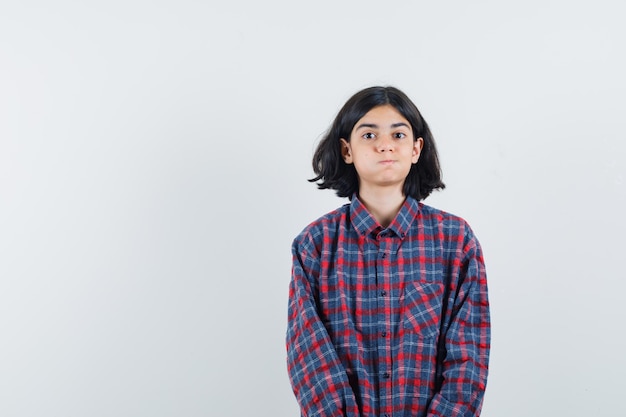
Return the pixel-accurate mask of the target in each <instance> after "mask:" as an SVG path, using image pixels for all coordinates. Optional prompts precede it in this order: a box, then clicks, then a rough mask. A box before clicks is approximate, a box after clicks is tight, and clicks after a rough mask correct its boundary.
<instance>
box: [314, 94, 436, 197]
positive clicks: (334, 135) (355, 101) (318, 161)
mask: <svg viewBox="0 0 626 417" xmlns="http://www.w3.org/2000/svg"><path fill="white" fill-rule="evenodd" d="M385 104H389V105H391V106H393V107H394V108H395V109H396V110H397V111H398V112H399V113H400V114H401V115H402V116H403V117H404V118H405V119H406V120H408V122H409V123H410V124H411V129H412V130H413V134H414V135H415V137H414V138H413V140H417V138H419V137H421V138H423V139H424V144H423V147H422V152H421V154H420V157H419V160H418V161H417V163H416V164H413V165H412V166H411V170H410V171H409V174H408V175H407V177H406V179H405V180H404V187H403V192H404V195H405V196H411V197H413V198H415V199H416V200H418V201H419V200H423V199H425V198H426V197H428V196H429V195H430V193H431V192H432V191H433V190H434V189H443V188H445V184H444V183H443V182H442V180H441V168H440V166H439V158H438V156H437V148H436V147H435V141H434V139H433V136H432V134H431V133H430V129H429V128H428V124H427V123H426V121H425V120H424V119H423V118H422V115H421V114H420V112H419V110H418V109H417V107H416V106H415V104H414V103H413V102H412V101H411V100H410V99H409V98H408V97H407V96H406V94H404V93H403V92H402V91H400V90H398V89H397V88H394V87H369V88H366V89H364V90H361V91H359V92H358V93H356V94H355V95H353V96H352V97H351V98H350V99H349V100H348V101H347V102H346V104H344V106H343V107H342V108H341V110H340V111H339V113H338V114H337V117H335V120H334V121H333V123H332V125H331V126H330V128H329V129H328V131H327V132H326V134H325V135H324V137H323V138H322V140H321V141H320V143H319V145H318V146H317V149H316V150H315V154H314V155H313V171H314V172H315V174H316V177H315V178H311V179H310V180H309V181H310V182H315V181H319V180H321V182H319V183H318V184H317V186H318V188H319V189H331V190H335V191H336V192H337V195H338V196H339V197H349V198H352V195H353V194H354V193H356V192H357V191H358V190H359V177H358V175H357V172H356V169H355V168H354V165H353V164H347V163H346V162H345V161H344V160H343V157H342V154H341V142H340V140H339V139H341V138H344V139H345V140H347V141H349V140H350V135H351V133H352V129H353V128H354V125H355V124H356V123H357V122H358V121H359V120H360V119H361V118H362V117H363V116H365V114H366V113H367V112H369V111H370V110H371V109H373V108H374V107H378V106H382V105H385Z"/></svg>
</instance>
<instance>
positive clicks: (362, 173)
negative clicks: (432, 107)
mask: <svg viewBox="0 0 626 417" xmlns="http://www.w3.org/2000/svg"><path fill="white" fill-rule="evenodd" d="M423 143H424V140H423V139H422V138H418V139H417V140H413V130H412V129H411V124H410V123H409V122H408V120H406V119H405V118H404V117H403V116H402V115H401V114H400V113H399V112H398V111H397V110H396V109H395V108H394V107H393V106H391V105H389V104H386V105H382V106H378V107H374V108H373V109H371V110H370V111H369V112H367V113H366V114H365V116H363V117H362V118H361V119H359V121H358V122H356V124H355V125H354V128H353V129H352V132H351V134H350V138H349V140H346V139H344V138H342V139H341V147H342V155H343V159H344V161H345V162H346V163H347V164H354V167H355V169H356V172H357V174H358V176H359V193H363V192H364V191H375V190H377V189H380V188H381V187H382V188H389V189H394V190H395V189H396V188H397V189H399V190H400V192H402V186H403V185H404V180H405V178H406V176H407V175H408V174H409V171H410V169H411V164H415V163H417V160H418V158H419V155H420V152H421V150H422V146H423Z"/></svg>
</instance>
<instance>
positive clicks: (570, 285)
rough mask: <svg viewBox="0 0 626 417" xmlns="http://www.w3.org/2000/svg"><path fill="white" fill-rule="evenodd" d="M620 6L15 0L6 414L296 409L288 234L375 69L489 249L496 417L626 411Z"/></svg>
mask: <svg viewBox="0 0 626 417" xmlns="http://www.w3.org/2000/svg"><path fill="white" fill-rule="evenodd" d="M622 9H623V6H622V5H621V2H620V1H565V0H554V1H550V0H548V1H546V0H542V1H537V0H531V1H528V0H527V1H515V2H512V1H508V2H502V1H495V0H494V1H440V2H435V1H397V0H391V1H379V0H377V1H339V0H335V1H316V2H306V3H305V2H297V1H251V0H248V1H232V2H224V4H217V3H214V2H211V1H209V2H206V1H190V0H179V1H165V0H164V1H136V0H132V1H106V2H105V1H101V2H93V1H92V2H89V1H67V0H59V1H54V2H48V1H4V2H2V3H0V415H2V416H3V417H25V416H28V417H31V416H33V417H35V416H37V417H40V416H46V417H52V416H59V417H84V416H90V417H99V416H146V417H147V416H150V417H158V416H248V415H255V416H273V417H283V416H284V417H288V416H296V415H298V407H297V404H296V402H295V399H294V397H293V395H292V393H291V389H290V386H289V382H288V378H287V373H286V366H285V349H284V334H285V326H286V308H287V286H288V282H289V274H290V267H291V258H290V244H291V241H292V239H293V238H294V237H295V235H296V234H297V233H298V232H299V231H300V230H301V229H302V228H303V227H304V226H305V225H306V224H308V223H309V222H311V221H312V220H314V219H315V218H317V217H318V216H320V215H322V214H323V213H325V212H327V211H329V210H331V209H334V208H336V207H337V206H339V205H341V204H343V203H344V202H345V200H341V199H338V198H337V197H335V196H334V194H333V193H332V192H331V191H318V190H316V188H315V186H314V185H313V184H309V183H307V182H306V179H307V178H310V177H311V176H312V170H311V167H310V164H311V162H310V161H311V156H312V153H313V150H314V148H315V146H316V144H317V142H318V140H319V138H320V136H321V135H322V134H323V132H324V131H325V129H326V128H327V127H328V125H329V124H330V123H331V121H332V119H333V118H334V116H335V114H336V112H337V111H338V110H339V108H340V107H341V106H342V105H343V103H344V102H345V100H347V99H348V98H349V97H350V96H351V95H352V94H353V93H355V92H356V91H358V90H360V89H361V88H364V87H368V86H371V85H379V84H382V85H394V86H397V87H399V88H400V89H402V90H404V91H405V92H406V93H407V94H408V95H409V96H410V97H411V98H412V99H413V100H414V101H415V103H416V104H417V105H418V107H419V108H420V110H421V111H422V113H423V115H424V117H425V118H426V120H427V121H428V122H429V124H430V126H431V129H432V131H433V133H434V136H435V139H436V141H437V143H438V147H439V151H440V154H441V161H442V165H443V171H444V180H445V182H446V183H447V185H448V187H447V189H446V190H445V191H443V192H441V193H437V194H435V195H433V196H432V197H430V198H429V199H427V200H426V202H427V203H428V204H431V205H433V206H435V207H438V208H441V209H444V210H447V211H451V212H453V213H455V214H457V215H460V216H462V217H464V218H465V219H466V220H468V221H469V223H470V224H471V225H472V227H473V229H474V230H475V232H476V234H477V236H478V237H479V239H480V241H481V243H482V245H483V249H484V251H485V256H486V260H487V268H488V277H489V285H490V298H491V303H492V316H493V345H492V360H491V368H490V379H489V383H488V389H487V394H486V397H485V402H484V412H483V416H485V417H497V416H508V417H515V416H528V415H532V416H581V417H582V416H585V417H587V416H615V415H619V414H620V413H623V412H624V402H623V399H622V398H623V397H622V396H623V388H624V377H623V376H624V372H625V371H626V359H625V355H624V352H625V351H626V342H625V337H624V328H625V325H624V318H625V314H624V311H623V309H622V304H623V300H624V292H625V291H626V285H625V283H624V281H625V280H624V278H625V274H624V269H623V263H624V252H625V249H626V244H625V243H624V235H625V233H626V227H625V223H624V212H625V210H626V190H625V187H626V185H625V182H626V178H625V175H626V172H625V171H626V170H625V162H624V161H625V158H626V146H625V145H624V143H625V141H626V137H625V132H626V117H625V113H626V99H625V98H624V97H626V82H625V81H624V80H625V78H624V74H626V58H625V52H624V51H625V50H626V45H625V44H626V42H625V41H626V29H625V28H624V25H623V16H624V13H623V11H622Z"/></svg>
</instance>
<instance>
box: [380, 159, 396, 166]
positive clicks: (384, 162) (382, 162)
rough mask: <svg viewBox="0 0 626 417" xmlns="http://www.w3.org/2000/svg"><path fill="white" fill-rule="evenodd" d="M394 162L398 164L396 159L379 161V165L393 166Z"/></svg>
mask: <svg viewBox="0 0 626 417" xmlns="http://www.w3.org/2000/svg"><path fill="white" fill-rule="evenodd" d="M394 162H396V161H395V160H394V159H385V160H382V161H379V162H378V163H379V164H383V165H389V164H393V163H394Z"/></svg>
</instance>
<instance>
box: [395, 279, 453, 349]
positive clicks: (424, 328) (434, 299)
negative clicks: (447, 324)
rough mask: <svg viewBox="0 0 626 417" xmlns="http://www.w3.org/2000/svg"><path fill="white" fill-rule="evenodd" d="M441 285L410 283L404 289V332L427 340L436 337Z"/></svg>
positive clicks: (440, 304) (439, 312) (435, 283)
mask: <svg viewBox="0 0 626 417" xmlns="http://www.w3.org/2000/svg"><path fill="white" fill-rule="evenodd" d="M442 297H443V284H440V283H438V282H419V281H418V282H411V283H408V284H407V285H406V287H405V289H404V304H403V316H402V326H403V327H404V331H406V332H411V333H416V334H417V335H418V336H420V337H422V338H424V339H428V338H433V337H437V335H438V334H439V325H440V321H441V308H442Z"/></svg>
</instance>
